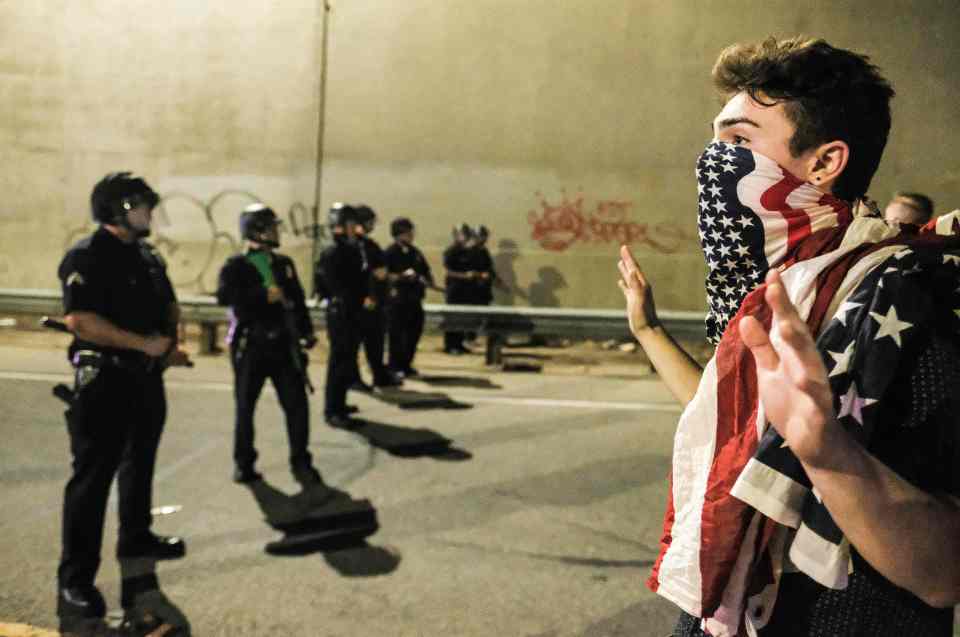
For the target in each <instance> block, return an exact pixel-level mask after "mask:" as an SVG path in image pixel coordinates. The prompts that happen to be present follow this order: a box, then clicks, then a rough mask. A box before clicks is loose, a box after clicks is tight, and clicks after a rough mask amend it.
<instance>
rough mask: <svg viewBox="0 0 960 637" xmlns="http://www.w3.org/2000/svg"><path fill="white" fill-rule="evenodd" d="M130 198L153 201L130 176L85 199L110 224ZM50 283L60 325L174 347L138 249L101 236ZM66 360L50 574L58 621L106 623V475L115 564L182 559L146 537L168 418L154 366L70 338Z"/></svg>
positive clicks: (145, 251) (71, 256) (165, 291)
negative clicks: (90, 319) (81, 323)
mask: <svg viewBox="0 0 960 637" xmlns="http://www.w3.org/2000/svg"><path fill="white" fill-rule="evenodd" d="M101 187H102V190H99V191H98V189H101ZM98 192H99V195H98ZM98 196H99V197H100V198H99V199H98ZM124 196H128V197H127V198H126V199H125V198H124ZM137 197H140V198H141V199H142V200H143V201H137V200H136V199H137ZM130 198H133V199H134V200H135V204H136V205H139V204H141V203H146V204H147V205H148V206H149V208H151V209H152V208H153V206H154V205H156V201H157V196H156V193H154V192H153V191H152V190H150V189H149V186H147V185H146V183H145V182H143V180H142V179H140V178H136V177H133V176H132V175H130V173H113V174H111V175H108V176H107V177H106V178H104V180H102V181H101V182H100V184H98V186H97V189H95V190H94V196H93V198H92V200H93V204H94V214H95V218H97V220H98V221H101V222H111V223H117V224H119V223H120V221H118V220H117V219H114V218H111V215H112V214H113V212H111V209H112V208H113V206H114V205H115V204H116V203H117V202H118V201H119V200H121V199H122V200H123V202H124V205H125V206H127V209H129V205H128V203H127V202H128V201H129V199H130ZM105 199H106V201H105ZM104 209H106V212H104ZM98 211H99V212H98ZM120 216H121V217H122V213H121V215H120ZM58 276H59V278H60V281H61V285H62V290H63V309H64V314H65V315H67V316H68V317H69V316H70V315H76V314H78V313H92V314H95V315H97V317H99V318H100V319H103V320H106V321H108V322H109V323H111V324H112V325H113V326H115V327H117V328H119V329H121V330H125V331H127V332H131V333H135V334H139V335H142V336H150V335H155V334H165V335H167V336H171V337H174V339H175V335H176V325H175V324H172V322H171V316H173V311H174V308H175V304H176V296H175V294H174V291H173V286H172V285H171V283H170V280H169V278H168V277H167V274H166V266H165V264H164V262H163V260H162V258H161V257H160V256H159V254H157V252H156V251H155V250H154V249H153V248H152V246H150V245H149V244H147V243H146V242H143V241H139V240H133V241H132V242H130V243H125V242H124V241H122V240H121V239H120V238H118V237H117V236H116V235H114V234H113V233H111V232H110V231H109V230H107V229H106V228H104V227H103V226H101V227H100V228H99V229H98V230H97V231H96V232H94V233H93V234H92V235H91V236H90V237H87V238H85V239H83V240H81V241H80V242H79V243H77V244H76V245H74V246H73V247H72V248H71V249H70V250H69V251H68V252H67V253H66V255H65V256H64V258H63V260H62V262H61V263H60V266H59V270H58ZM68 358H69V360H70V362H71V364H72V365H73V366H74V368H75V384H74V390H73V398H72V401H71V405H70V407H69V408H68V409H67V412H66V419H67V428H68V431H69V434H70V451H71V454H72V457H73V464H72V474H71V476H70V479H69V481H68V482H67V484H66V488H65V490H64V501H63V519H62V524H63V526H62V539H63V549H62V554H61V557H60V565H59V568H58V571H57V579H58V587H59V588H58V604H57V612H58V615H59V616H60V617H61V621H62V622H63V621H65V618H70V617H83V618H86V617H89V618H96V617H102V616H103V615H104V613H105V610H106V609H105V603H104V602H103V597H102V596H101V595H100V593H99V591H97V590H96V587H95V586H94V579H95V577H96V573H97V570H98V568H99V565H100V551H101V548H102V544H103V523H104V516H105V514H106V508H107V499H108V496H109V493H110V484H111V483H112V482H113V478H114V475H116V476H117V487H118V496H119V497H118V509H119V519H120V525H119V532H118V542H117V554H118V556H119V557H140V556H145V557H153V558H156V559H168V558H175V557H180V556H182V555H183V554H184V552H185V545H184V543H183V542H182V540H180V539H179V538H164V537H158V536H155V535H153V534H152V533H151V532H150V524H151V520H152V517H151V513H150V510H151V493H152V487H153V473H154V466H155V462H156V456H157V447H158V445H159V443H160V436H161V433H162V432H163V426H164V421H165V419H166V413H167V403H166V397H165V393H164V385H163V378H162V375H161V374H162V371H163V369H162V363H161V361H159V360H158V359H152V358H150V357H148V356H147V355H146V354H143V353H142V352H139V351H134V350H129V349H120V348H114V347H106V346H103V345H100V344H97V343H94V342H90V341H85V340H83V339H81V338H79V337H75V338H74V339H73V342H72V343H71V344H70V346H69V350H68ZM62 625H63V624H62Z"/></svg>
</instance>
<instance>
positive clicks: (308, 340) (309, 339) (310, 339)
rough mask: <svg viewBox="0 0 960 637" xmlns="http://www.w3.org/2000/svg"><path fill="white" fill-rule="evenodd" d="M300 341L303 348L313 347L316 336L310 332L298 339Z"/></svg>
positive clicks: (315, 342)
mask: <svg viewBox="0 0 960 637" xmlns="http://www.w3.org/2000/svg"><path fill="white" fill-rule="evenodd" d="M300 343H301V344H302V345H303V349H313V346H314V345H316V344H317V337H316V336H314V335H313V334H311V335H310V336H306V337H304V338H302V339H300Z"/></svg>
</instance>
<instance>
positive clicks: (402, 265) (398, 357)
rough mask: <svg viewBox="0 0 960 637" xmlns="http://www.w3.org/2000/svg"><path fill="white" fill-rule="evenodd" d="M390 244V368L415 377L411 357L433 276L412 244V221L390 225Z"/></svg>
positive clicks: (387, 254)
mask: <svg viewBox="0 0 960 637" xmlns="http://www.w3.org/2000/svg"><path fill="white" fill-rule="evenodd" d="M390 235H391V236H392V237H393V243H392V244H391V245H390V247H388V248H387V249H386V251H385V252H384V258H385V260H386V264H387V273H388V275H387V276H388V277H389V280H390V291H389V293H388V295H387V320H388V325H389V332H390V363H389V368H390V370H391V371H393V373H395V374H397V375H399V376H406V377H409V376H416V375H417V374H418V372H417V370H416V369H415V368H414V367H413V358H414V356H415V355H416V353H417V345H418V343H419V342H420V337H421V335H422V334H423V321H424V314H423V297H424V295H425V292H426V289H427V288H428V287H433V286H434V283H433V273H432V272H431V271H430V264H428V263H427V260H426V259H425V258H424V256H423V253H422V252H420V250H418V249H417V247H416V246H415V245H413V239H414V226H413V222H412V221H410V219H408V218H406V217H397V218H396V219H394V220H393V222H391V224H390Z"/></svg>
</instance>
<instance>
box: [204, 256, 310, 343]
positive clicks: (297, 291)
mask: <svg viewBox="0 0 960 637" xmlns="http://www.w3.org/2000/svg"><path fill="white" fill-rule="evenodd" d="M269 256H270V259H271V267H270V269H271V270H272V271H273V278H274V281H275V282H276V284H277V287H279V288H280V289H281V290H282V291H283V296H284V298H286V301H287V305H288V306H289V309H288V308H285V307H284V304H283V303H268V302H267V288H266V286H265V285H264V282H263V278H262V277H261V276H260V272H259V271H258V270H257V267H256V266H255V265H254V264H253V263H251V262H250V260H249V259H248V258H247V255H246V254H237V255H234V256H232V257H230V258H229V259H227V262H226V263H225V264H224V265H223V268H221V269H220V276H219V280H218V284H217V303H219V304H220V305H229V306H231V307H232V308H233V316H234V320H236V322H237V325H239V326H248V325H257V326H260V327H263V328H266V329H275V328H281V327H283V326H284V321H285V320H286V316H285V313H286V312H287V311H291V312H293V313H294V324H295V325H296V328H297V330H298V331H299V332H300V333H299V334H298V336H299V337H301V338H307V337H310V336H312V335H313V323H312V322H311V320H310V313H309V312H308V310H307V304H306V297H305V295H304V292H303V286H301V285H300V279H299V277H297V269H296V267H295V266H294V264H293V260H292V259H291V258H290V257H288V256H286V255H283V254H278V253H276V252H271V253H269Z"/></svg>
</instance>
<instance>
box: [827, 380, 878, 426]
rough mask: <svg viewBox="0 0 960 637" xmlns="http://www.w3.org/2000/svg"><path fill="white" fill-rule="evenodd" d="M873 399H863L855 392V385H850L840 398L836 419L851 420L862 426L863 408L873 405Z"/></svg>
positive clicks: (874, 400)
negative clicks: (848, 418)
mask: <svg viewBox="0 0 960 637" xmlns="http://www.w3.org/2000/svg"><path fill="white" fill-rule="evenodd" d="M875 402H877V401H876V399H875V398H864V397H863V396H861V395H860V392H859V391H858V390H857V383H855V382H853V383H850V388H849V389H847V393H846V394H844V395H843V396H841V397H840V413H838V414H837V418H838V419H840V418H847V417H850V418H853V419H854V420H856V421H857V423H858V424H860V425H863V408H864V407H869V406H870V405H872V404H874V403H875Z"/></svg>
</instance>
